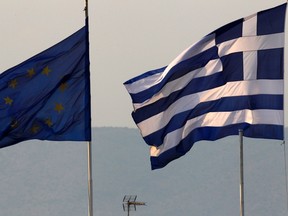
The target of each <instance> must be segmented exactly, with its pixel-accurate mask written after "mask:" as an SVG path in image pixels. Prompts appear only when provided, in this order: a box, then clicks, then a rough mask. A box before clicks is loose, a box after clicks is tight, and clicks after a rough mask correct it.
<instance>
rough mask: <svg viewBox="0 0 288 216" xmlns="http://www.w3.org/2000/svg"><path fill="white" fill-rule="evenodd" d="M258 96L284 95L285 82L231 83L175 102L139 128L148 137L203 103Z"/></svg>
mask: <svg viewBox="0 0 288 216" xmlns="http://www.w3.org/2000/svg"><path fill="white" fill-rule="evenodd" d="M258 94H271V95H272V94H283V80H249V81H237V82H229V83H227V84H226V85H224V86H221V87H218V88H214V89H210V90H207V91H203V92H199V93H196V94H191V95H187V96H184V97H182V98H180V99H178V100H177V101H175V102H174V103H173V104H172V105H171V106H170V107H169V108H168V109H167V110H165V111H164V112H161V113H159V114H157V115H154V116H152V117H150V118H148V119H146V120H144V121H142V122H140V123H138V124H137V126H138V127H139V128H140V129H141V133H142V135H143V136H147V135H149V134H151V133H153V132H155V131H158V130H159V129H161V128H163V127H164V126H166V125H167V124H168V122H169V121H170V120H171V118H172V117H173V116H174V115H175V114H178V113H181V112H184V111H187V110H191V109H193V108H194V107H195V106H196V105H197V104H199V103H201V102H207V101H212V100H216V99H220V98H223V97H229V96H245V95H258Z"/></svg>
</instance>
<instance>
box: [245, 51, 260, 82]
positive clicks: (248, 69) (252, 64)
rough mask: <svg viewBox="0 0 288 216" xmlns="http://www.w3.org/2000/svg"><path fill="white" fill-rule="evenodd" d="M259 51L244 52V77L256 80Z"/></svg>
mask: <svg viewBox="0 0 288 216" xmlns="http://www.w3.org/2000/svg"><path fill="white" fill-rule="evenodd" d="M257 63H258V62H257V51H252V52H243V79H244V80H255V79H256V78H257V66H258V64H257Z"/></svg>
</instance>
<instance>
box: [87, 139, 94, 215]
mask: <svg viewBox="0 0 288 216" xmlns="http://www.w3.org/2000/svg"><path fill="white" fill-rule="evenodd" d="M91 150H92V149H91V142H88V145H87V153H88V216H93V180H92V162H91V161H92V157H91V155H92V152H91Z"/></svg>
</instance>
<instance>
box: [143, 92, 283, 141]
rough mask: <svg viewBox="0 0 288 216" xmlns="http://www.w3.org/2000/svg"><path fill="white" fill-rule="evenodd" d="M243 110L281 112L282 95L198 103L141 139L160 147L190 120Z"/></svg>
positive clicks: (253, 96) (229, 98)
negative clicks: (165, 139)
mask: <svg viewBox="0 0 288 216" xmlns="http://www.w3.org/2000/svg"><path fill="white" fill-rule="evenodd" d="M243 109H249V110H256V109H271V110H283V95H251V96H239V97H227V98H221V99H219V100H215V101H209V102H204V103H200V104H198V105H197V106H196V107H195V108H194V109H191V110H188V111H185V112H182V113H179V114H177V115H175V116H173V117H172V119H171V120H170V121H169V123H168V124H167V125H166V126H165V127H164V128H162V129H160V130H158V131H156V132H154V133H152V134H150V135H148V136H146V137H143V139H144V140H145V142H146V143H147V144H148V145H154V146H160V145H162V143H163V140H164V137H165V136H166V135H167V134H168V133H170V132H172V131H174V130H176V129H178V128H181V127H183V126H184V125H185V124H186V122H187V121H188V120H190V119H193V118H195V117H197V116H200V115H204V114H205V113H209V112H229V111H235V110H243Z"/></svg>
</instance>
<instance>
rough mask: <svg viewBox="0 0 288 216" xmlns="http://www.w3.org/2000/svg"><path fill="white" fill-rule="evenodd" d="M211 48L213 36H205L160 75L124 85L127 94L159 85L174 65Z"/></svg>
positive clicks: (213, 41)
mask: <svg viewBox="0 0 288 216" xmlns="http://www.w3.org/2000/svg"><path fill="white" fill-rule="evenodd" d="M213 46H215V35H214V34H212V35H208V36H205V37H204V38H202V39H201V40H200V41H199V42H197V43H195V44H193V45H192V46H190V47H189V48H187V49H186V50H184V51H183V52H182V53H181V54H180V55H179V56H178V57H176V58H175V59H174V60H173V61H172V62H171V63H170V64H169V65H168V66H167V68H166V69H165V70H164V71H163V72H162V73H158V74H154V75H152V76H149V77H145V78H143V79H141V80H138V81H135V82H133V83H131V84H126V85H125V87H126V89H127V90H128V92H129V93H132V94H135V93H138V92H141V91H144V90H146V89H149V88H151V87H152V86H154V85H157V84H158V83H160V82H161V81H162V80H163V78H164V77H165V76H166V75H167V73H168V72H169V70H170V69H171V68H172V67H174V66H175V65H177V64H178V63H180V62H182V61H185V60H187V59H189V58H192V57H193V56H195V55H198V54H199V53H201V52H204V51H205V50H208V49H210V48H211V47H213Z"/></svg>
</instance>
